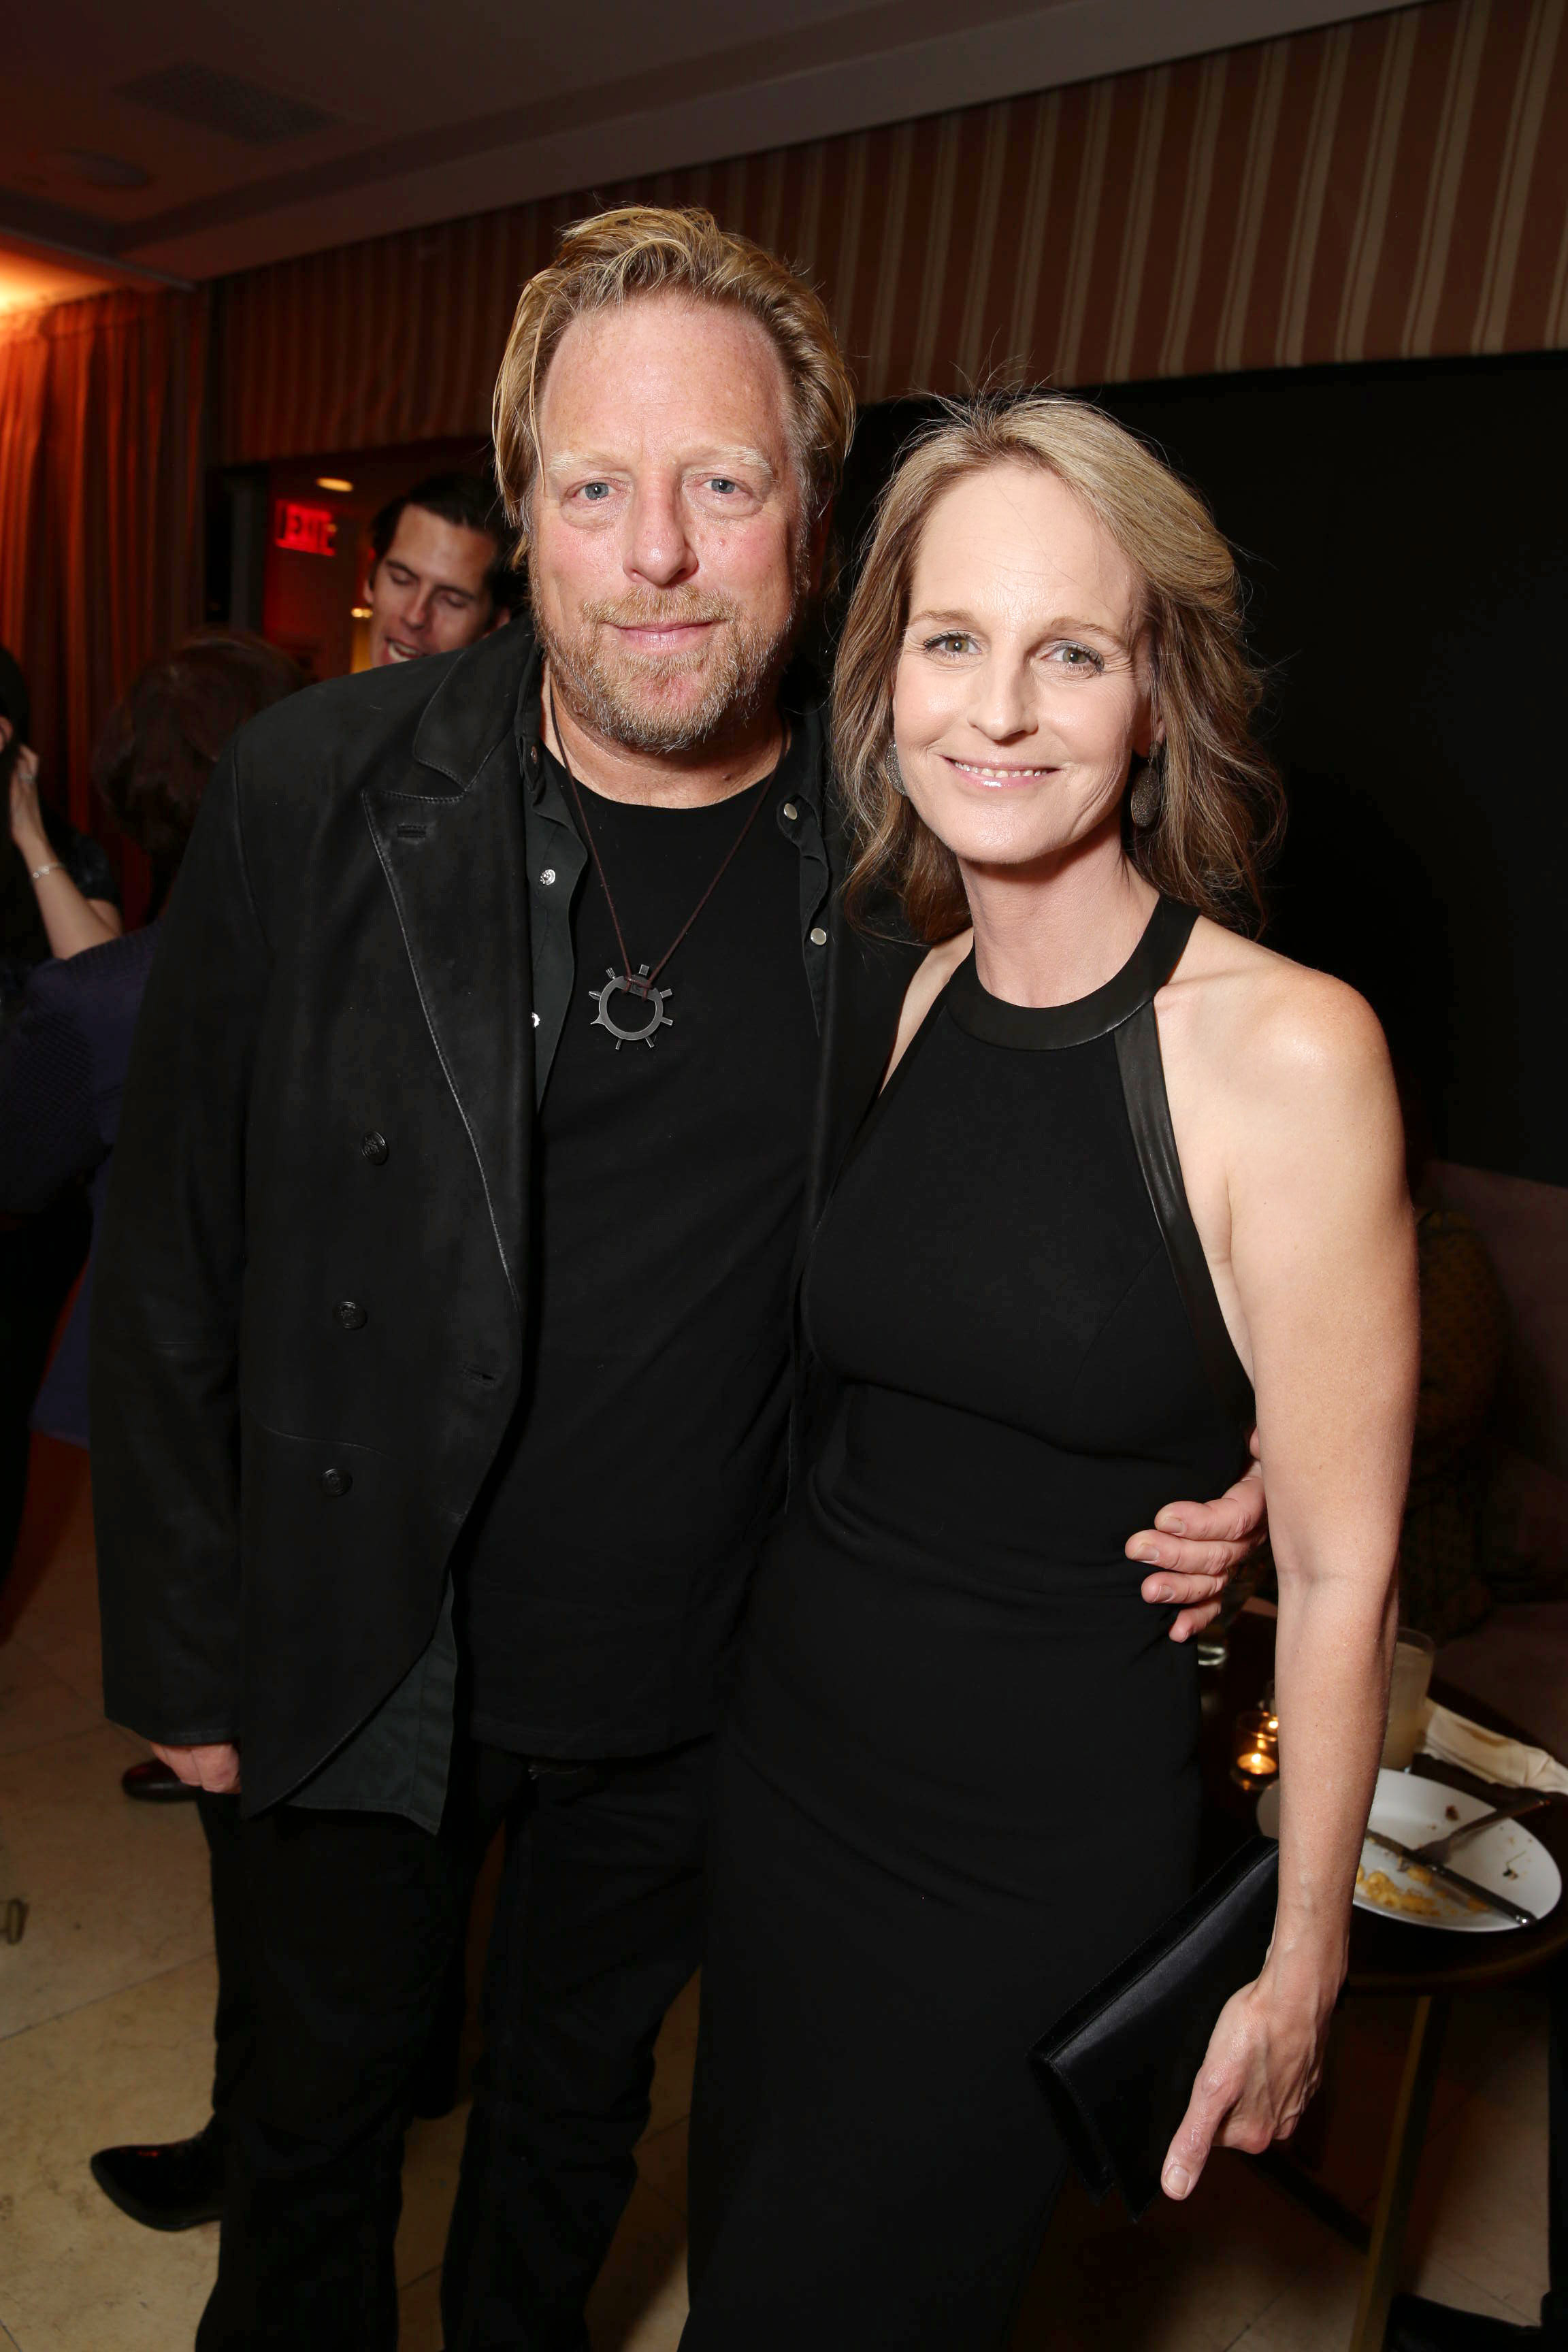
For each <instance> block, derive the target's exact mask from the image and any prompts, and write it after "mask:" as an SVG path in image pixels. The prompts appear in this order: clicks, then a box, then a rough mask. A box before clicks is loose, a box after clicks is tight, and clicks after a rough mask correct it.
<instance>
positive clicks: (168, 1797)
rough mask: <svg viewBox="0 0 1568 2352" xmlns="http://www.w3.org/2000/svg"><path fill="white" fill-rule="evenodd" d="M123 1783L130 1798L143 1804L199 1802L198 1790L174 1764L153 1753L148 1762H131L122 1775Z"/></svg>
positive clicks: (121, 1782)
mask: <svg viewBox="0 0 1568 2352" xmlns="http://www.w3.org/2000/svg"><path fill="white" fill-rule="evenodd" d="M120 1785H121V1788H122V1789H123V1790H124V1791H125V1793H126V1795H127V1796H128V1797H134V1798H135V1800H136V1801H137V1803H138V1804H140V1805H177V1804H180V1803H182V1802H184V1801H187V1800H188V1801H191V1802H192V1803H194V1802H195V1794H196V1792H195V1790H194V1789H193V1788H192V1787H191V1785H190V1783H189V1781H188V1780H181V1778H180V1776H179V1774H178V1773H177V1772H176V1771H175V1770H174V1766H173V1765H172V1764H165V1763H164V1762H163V1759H162V1758H161V1757H157V1756H149V1757H148V1759H147V1761H146V1762H145V1764H128V1765H127V1766H126V1768H125V1769H124V1771H123V1772H121V1776H120Z"/></svg>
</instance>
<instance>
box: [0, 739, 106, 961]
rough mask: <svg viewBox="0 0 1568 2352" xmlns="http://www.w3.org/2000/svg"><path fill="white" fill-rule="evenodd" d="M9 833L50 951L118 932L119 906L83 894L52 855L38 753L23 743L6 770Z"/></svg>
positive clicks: (78, 948)
mask: <svg viewBox="0 0 1568 2352" xmlns="http://www.w3.org/2000/svg"><path fill="white" fill-rule="evenodd" d="M0 724H4V722H3V721H0ZM9 740H10V736H9V733H8V732H7V733H6V734H5V735H4V736H0V743H5V742H8V741H9ZM11 838H12V840H13V841H14V842H15V843H16V847H17V850H18V851H19V853H20V855H21V859H22V863H23V865H24V866H26V869H27V872H28V875H29V876H30V877H32V882H33V896H34V897H35V898H37V902H38V912H39V914H40V915H41V916H42V917H43V920H44V930H45V932H46V934H47V938H48V942H49V953H50V954H51V955H56V956H73V955H80V954H81V952H82V950H83V949H84V948H100V947H102V945H103V943H104V941H105V940H117V939H118V938H119V937H120V930H121V921H120V909H119V908H118V907H115V906H112V905H110V901H109V900H108V899H107V898H83V896H82V894H81V892H80V891H79V889H78V888H77V886H76V884H75V882H74V881H73V880H72V878H71V877H70V876H69V875H68V873H67V871H66V869H65V865H64V862H63V861H62V860H61V859H59V858H58V857H57V856H55V853H54V847H53V845H52V844H51V842H50V840H49V836H48V835H47V833H46V832H45V831H44V814H43V811H42V809H41V808H40V807H39V806H38V755H37V752H36V751H34V750H33V749H32V747H31V745H30V744H26V743H24V744H23V746H22V748H21V750H20V751H18V752H17V754H16V766H15V767H14V768H13V769H12V771H11ZM40 868H42V869H43V870H42V871H40V870H39V869H40Z"/></svg>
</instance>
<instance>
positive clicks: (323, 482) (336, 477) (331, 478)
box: [316, 474, 353, 499]
mask: <svg viewBox="0 0 1568 2352" xmlns="http://www.w3.org/2000/svg"><path fill="white" fill-rule="evenodd" d="M316 488H318V489H319V490H336V491H338V492H339V493H340V495H341V496H342V497H343V498H345V499H346V498H347V496H348V494H349V492H350V491H351V490H352V489H353V483H352V482H345V481H344V479H343V478H342V475H341V474H318V475H317V477H316Z"/></svg>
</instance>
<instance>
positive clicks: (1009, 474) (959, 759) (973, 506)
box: [893, 465, 1156, 866]
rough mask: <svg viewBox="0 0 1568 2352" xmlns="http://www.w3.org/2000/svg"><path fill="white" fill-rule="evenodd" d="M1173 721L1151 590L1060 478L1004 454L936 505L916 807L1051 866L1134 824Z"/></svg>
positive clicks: (914, 755)
mask: <svg viewBox="0 0 1568 2352" xmlns="http://www.w3.org/2000/svg"><path fill="white" fill-rule="evenodd" d="M1155 734H1156V728H1155V722H1154V716H1153V710H1152V697H1151V692H1150V678H1149V665H1148V660H1147V654H1146V646H1145V640H1144V631H1143V627H1142V583H1141V582H1140V580H1139V578H1138V575H1137V573H1136V572H1134V570H1133V568H1132V566H1131V563H1129V562H1128V561H1127V558H1126V557H1125V556H1124V555H1123V554H1122V552H1121V549H1120V548H1119V547H1118V546H1117V544H1116V542H1115V541H1114V540H1113V539H1112V538H1111V537H1110V533H1109V532H1108V531H1107V530H1105V529H1104V528H1103V526H1102V525H1101V524H1100V522H1098V521H1097V520H1095V518H1094V516H1093V515H1091V514H1090V513H1089V509H1087V508H1086V507H1084V506H1083V505H1081V504H1080V502H1079V499H1077V498H1076V497H1075V496H1074V495H1073V493H1072V491H1070V490H1069V489H1068V488H1067V487H1066V485H1065V484H1064V483H1062V482H1061V481H1060V480H1058V478H1057V476H1056V475H1054V474H1047V473H1043V472H1039V471H1037V470H1036V469H1035V468H1033V467H1024V466H1015V465H999V466H994V467H990V468H989V469H988V470H987V471H986V472H985V473H983V474H973V475H970V476H968V477H967V478H965V479H964V480H963V481H962V482H959V483H958V484H956V485H955V487H954V488H952V489H951V490H949V491H948V492H947V493H946V495H945V496H944V497H943V498H942V499H941V500H940V501H939V502H938V504H937V505H936V506H935V507H934V508H933V509H932V510H931V515H930V517H929V519H928V520H927V523H926V527H925V532H924V535H923V537H922V539H921V543H920V549H919V552H918V554H917V557H916V561H915V569H914V578H913V581H912V583H911V589H910V620H909V625H908V627H907V628H906V629H905V631H904V636H903V645H902V650H901V652H900V656H899V666H898V670H897V672H896V675H895V677H894V683H893V739H894V742H895V744H896V746H897V749H898V754H899V764H900V769H901V771H902V773H903V779H904V785H905V789H906V790H907V791H908V793H909V796H910V800H911V802H912V803H914V806H915V808H916V809H917V810H918V811H919V813H920V814H921V817H923V819H924V820H925V822H926V824H928V825H929V826H930V827H931V831H932V832H933V833H934V834H935V835H937V837H938V838H939V840H942V841H943V842H945V843H946V845H947V846H948V847H949V848H950V849H952V851H953V852H954V853H955V855H956V856H958V857H959V858H960V859H961V860H962V861H963V864H964V865H966V866H1026V865H1029V864H1032V863H1034V862H1036V861H1038V860H1042V859H1049V858H1051V857H1052V856H1055V855H1057V854H1058V853H1059V852H1061V851H1062V850H1064V849H1067V848H1069V847H1071V846H1072V845H1074V844H1076V843H1080V842H1083V841H1086V840H1088V839H1089V837H1091V836H1093V835H1097V834H1100V833H1101V832H1103V831H1105V830H1107V829H1108V828H1109V827H1110V826H1112V825H1114V824H1116V823H1117V822H1118V821H1119V820H1118V811H1119V809H1120V805H1121V794H1122V792H1123V790H1124V788H1125V786H1126V782H1127V776H1128V770H1129V767H1130V765H1131V760H1132V757H1133V755H1134V753H1138V754H1140V755H1144V754H1147V752H1148V751H1149V750H1150V748H1151V743H1152V740H1154V737H1155Z"/></svg>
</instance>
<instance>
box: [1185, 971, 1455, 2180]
mask: <svg viewBox="0 0 1568 2352" xmlns="http://www.w3.org/2000/svg"><path fill="white" fill-rule="evenodd" d="M1304 978H1306V976H1305V975H1300V974H1298V975H1297V976H1296V982H1295V983H1293V984H1292V987H1291V990H1290V996H1289V1002H1288V1003H1286V1005H1285V1006H1284V1008H1283V1009H1282V1011H1278V1012H1276V1013H1274V1014H1273V1015H1272V1016H1271V1017H1270V1018H1269V1019H1268V1022H1267V1023H1266V1024H1263V1034H1260V1035H1257V1036H1252V1037H1248V1038H1247V1040H1246V1041H1245V1050H1244V1052H1240V1053H1238V1054H1237V1056H1236V1057H1235V1060H1234V1064H1233V1066H1237V1067H1239V1068H1241V1069H1242V1070H1243V1071H1244V1073H1245V1076H1246V1080H1247V1099H1246V1103H1245V1109H1244V1115H1240V1116H1237V1118H1236V1119H1235V1121H1234V1127H1233V1134H1234V1137H1235V1141H1234V1144H1233V1148H1232V1150H1230V1151H1229V1152H1228V1153H1227V1173H1228V1179H1229V1191H1230V1202H1231V1235H1230V1245H1231V1267H1232V1271H1233V1273H1234V1275H1235V1278H1236V1284H1237V1292H1238V1295H1239V1297H1240V1302H1241V1307H1242V1311H1243V1314H1244V1316H1245V1318H1246V1324H1247V1335H1248V1340H1249V1344H1250V1350H1251V1355H1252V1370H1253V1379H1254V1384H1255V1387H1256V1390H1257V1394H1258V1430H1259V1433H1260V1435H1261V1440H1262V1445H1263V1451H1264V1455H1265V1458H1266V1459H1267V1461H1268V1479H1269V1519H1270V1536H1271V1540H1272V1543H1273V1548H1274V1559H1275V1566H1276V1569H1277V1570H1278V1573H1279V1624H1278V1628H1277V1633H1276V1643H1275V1670H1274V1687H1275V1704H1276V1706H1277V1707H1278V1710H1279V1798H1280V1828H1279V1909H1278V1912H1277V1915H1276V1920H1275V1928H1274V1938H1273V1942H1272V1944H1271V1946H1270V1948H1269V1952H1268V1959H1267V1960H1266V1961H1265V1963H1264V1966H1263V1969H1262V1972H1261V1974H1260V1975H1259V1976H1258V1979H1257V1980H1256V1982H1255V1983H1252V1984H1250V1985H1246V1986H1244V1987H1243V1988H1242V1990H1240V1991H1239V1992H1237V1994H1235V1995H1234V1996H1233V1998H1232V1999H1231V2000H1229V2001H1228V2002H1227V2003H1226V2008H1225V2010H1224V2011H1223V2012H1222V2014H1221V2016H1220V2020H1219V2022H1218V2024H1217V2025H1216V2026H1215V2031H1214V2035H1213V2038H1212V2040H1211V2042H1210V2043H1209V2048H1208V2053H1207V2055H1206V2057H1205V2061H1204V2063H1203V2067H1202V2069H1201V2071H1200V2073H1199V2075H1198V2079H1197V2082H1196V2084H1194V2090H1193V2096H1192V2101H1191V2105H1189V2107H1188V2111H1187V2115H1186V2117H1185V2119H1184V2122H1183V2124H1182V2125H1181V2127H1180V2128H1179V2130H1178V2131H1177V2133H1176V2135H1175V2137H1174V2138H1173V2141H1172V2143H1171V2147H1170V2151H1169V2154H1168V2156H1167V2158H1166V2161H1165V2168H1164V2174H1163V2185H1164V2188H1165V2192H1166V2194H1167V2195H1168V2196H1172V2197H1177V2198H1181V2197H1185V2196H1187V2195H1188V2194H1190V2192H1191V2190H1192V2189H1193V2187H1194V2184H1195V2182H1196V2179H1197V2177H1198V2175H1199V2173H1200V2172H1201V2171H1202V2169H1203V2167H1204V2163H1205V2159H1206V2158H1207V2156H1208V2152H1209V2149H1210V2148H1211V2147H1215V2146H1218V2147H1237V2148H1242V2149H1245V2150H1247V2152H1248V2153H1250V2154H1253V2155H1257V2154H1258V2153H1260V2152H1261V2151H1262V2150H1263V2149H1264V2148H1265V2147H1268V2144H1269V2142H1270V2141H1271V2140H1274V2139H1282V2138H1285V2137H1289V2133H1290V2132H1291V2131H1292V2130H1293V2129H1294V2127H1295V2125H1296V2123H1297V2122H1298V2120H1299V2119H1300V2115H1301V2113H1302V2110H1303V2109H1304V2108H1305V2106H1306V2105H1307V2102H1308V2100H1309V2099H1310V2096H1311V2095H1312V2092H1313V2090H1314V2089H1315V2087H1316V2084H1317V2081H1318V2076H1319V2074H1320V2072H1321V2063H1322V2050H1323V2044H1324V2040H1325V2038H1326V2034H1327V2031H1328V2023H1329V2019H1330V2017H1331V2014H1332V2011H1333V2007H1334V2002H1335V2000H1336V1999H1337V1997H1338V1994H1339V1990H1340V1986H1341V1984H1342V1981H1343V1978H1344V1970H1345V1962H1346V1956H1347V1952H1348V1948H1349V1935H1350V1914H1351V1898H1352V1893H1353V1890H1354V1882H1355V1871H1356V1864H1357V1862H1358V1860H1359V1858H1360V1854H1361V1843H1362V1834H1363V1830H1364V1828H1365V1825H1366V1817H1367V1809H1368V1806H1369V1805H1370V1802H1371V1800H1372V1792H1373V1786H1374V1784H1375V1780H1376V1775H1377V1768H1378V1759H1379V1755H1380V1752H1381V1749H1382V1743H1383V1733H1384V1717H1385V1715H1386V1712H1387V1704H1388V1677H1389V1670H1390V1665H1391V1663H1392V1656H1393V1647H1394V1625H1395V1615H1396V1604H1397V1586H1396V1577H1395V1567H1396V1561H1397V1557H1398V1548H1399V1528H1400V1517H1401V1512H1402V1510H1403V1507H1404V1501H1405V1480H1406V1476H1407V1474H1408V1469H1409V1461H1410V1439H1411V1431H1412V1426H1413V1423H1414V1420H1415V1388H1416V1380H1417V1374H1418V1356H1419V1304H1418V1298H1417V1290H1416V1278H1415V1243H1414V1231H1413V1225H1412V1219H1411V1213H1410V1204H1409V1199H1408V1196H1407V1194H1406V1192H1405V1163H1404V1149H1403V1137H1402V1133H1401V1129H1400V1118H1399V1108H1398V1103H1397V1099H1396V1097H1395V1095H1394V1083H1393V1077H1392V1074H1391V1073H1390V1070H1389V1067H1388V1057H1387V1054H1386V1051H1385V1049H1384V1042H1383V1036H1382V1033H1381V1032H1380V1030H1379V1029H1378V1026H1377V1024H1376V1022H1375V1021H1374V1020H1373V1016H1372V1014H1371V1013H1369V1012H1368V1010H1367V1008H1366V1006H1365V1005H1364V1004H1363V1003H1362V1002H1361V1000H1360V998H1359V997H1356V996H1354V995H1352V992H1350V991H1349V990H1348V989H1343V988H1341V987H1340V986H1339V984H1338V982H1331V981H1324V980H1321V979H1319V978H1318V976H1316V975H1312V976H1311V977H1310V980H1308V981H1307V984H1306V985H1305V986H1304V987H1303V986H1302V985H1300V982H1301V981H1302V980H1303V979H1304Z"/></svg>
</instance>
